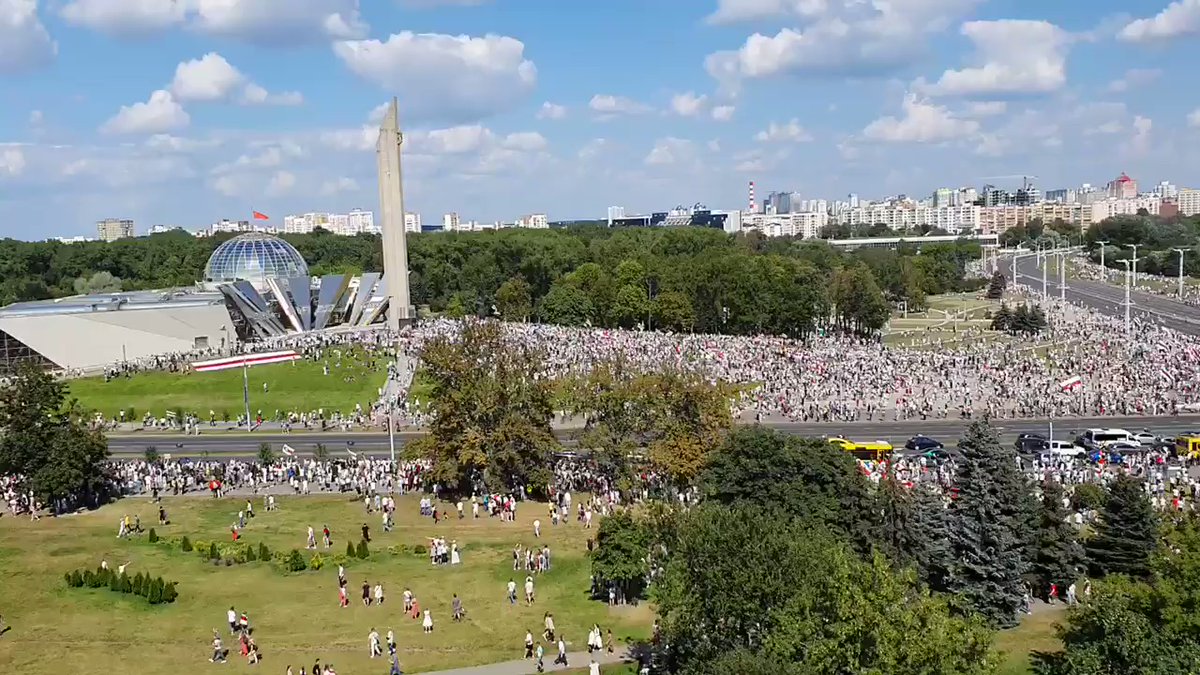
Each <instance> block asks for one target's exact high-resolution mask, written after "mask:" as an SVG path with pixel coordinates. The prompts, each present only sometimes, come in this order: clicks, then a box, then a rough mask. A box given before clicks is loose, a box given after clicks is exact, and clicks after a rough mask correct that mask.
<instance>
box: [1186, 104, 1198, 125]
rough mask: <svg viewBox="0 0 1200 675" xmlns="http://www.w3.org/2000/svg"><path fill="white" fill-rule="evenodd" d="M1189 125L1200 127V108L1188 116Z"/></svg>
mask: <svg viewBox="0 0 1200 675" xmlns="http://www.w3.org/2000/svg"><path fill="white" fill-rule="evenodd" d="M1187 121H1188V126H1192V127H1200V108H1196V109H1195V110H1193V111H1192V113H1191V114H1190V115H1188V117H1187Z"/></svg>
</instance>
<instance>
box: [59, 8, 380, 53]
mask: <svg viewBox="0 0 1200 675" xmlns="http://www.w3.org/2000/svg"><path fill="white" fill-rule="evenodd" d="M61 15H62V17H63V18H64V19H65V20H66V21H68V22H70V23H73V24H75V25H79V26H85V27H87V28H91V29H94V30H98V31H101V32H104V33H108V34H111V35H118V36H127V35H146V34H153V33H160V32H162V31H165V30H168V29H170V28H174V27H178V26H186V27H189V28H192V29H195V30H197V31H199V32H202V33H206V34H209V35H215V36H219V37H227V38H234V39H238V40H242V41H245V42H251V43H256V44H280V45H283V44H287V45H294V44H297V43H313V42H320V41H331V40H348V39H357V38H361V37H363V36H365V35H366V34H367V26H366V24H365V23H363V21H362V17H361V15H360V13H359V0H304V2H295V1H294V0H71V2H69V3H67V4H66V5H65V6H63V8H62V10H61Z"/></svg>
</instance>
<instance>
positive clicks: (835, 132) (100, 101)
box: [0, 0, 1200, 239]
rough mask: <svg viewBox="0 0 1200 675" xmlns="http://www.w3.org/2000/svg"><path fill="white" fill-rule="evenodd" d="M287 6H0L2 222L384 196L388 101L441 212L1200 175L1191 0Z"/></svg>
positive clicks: (636, 207) (58, 223)
mask: <svg viewBox="0 0 1200 675" xmlns="http://www.w3.org/2000/svg"><path fill="white" fill-rule="evenodd" d="M274 2H276V0H267V1H264V0H259V1H258V2H256V3H254V4H253V6H251V4H250V3H247V2H245V0H240V1H235V2H229V3H222V4H221V5H220V6H219V7H218V6H217V5H216V4H213V3H208V2H193V3H190V4H189V3H177V4H174V5H170V6H169V7H166V9H160V10H153V9H150V8H152V5H150V4H146V3H112V2H107V1H105V0H64V1H63V2H59V3H50V2H46V1H44V0H43V1H42V2H35V1H34V0H0V15H7V16H11V17H12V20H10V21H8V22H0V96H3V97H4V100H5V102H6V105H4V106H0V223H3V224H4V225H3V226H2V227H0V236H11V237H17V238H22V239H37V238H45V237H47V236H67V237H70V236H81V235H83V236H95V232H96V223H97V221H100V220H103V219H105V218H109V217H115V218H129V219H133V220H135V221H136V222H138V223H143V224H144V225H142V226H141V227H139V229H140V230H141V231H142V232H144V231H146V230H147V229H148V228H149V226H150V225H153V224H160V223H166V224H178V225H182V226H184V227H188V228H189V229H190V228H193V227H197V226H201V225H203V224H206V223H211V222H215V221H219V220H220V219H221V218H228V217H235V218H238V219H240V218H242V217H244V216H240V215H237V214H247V215H248V214H249V211H250V210H251V209H255V210H259V211H262V212H265V213H271V214H273V215H275V214H280V217H277V218H275V221H274V223H273V224H275V225H276V226H279V225H281V224H282V218H281V214H284V213H293V214H303V213H308V212H338V213H346V212H348V211H350V210H351V209H353V208H357V207H361V208H363V209H365V210H369V211H376V212H377V211H378V204H377V202H378V195H377V190H376V188H375V182H374V180H373V173H374V171H373V169H374V166H373V162H372V159H373V157H372V153H373V150H374V141H375V136H376V133H375V131H374V130H375V129H377V126H378V121H379V114H380V113H381V111H382V107H381V104H383V103H384V102H385V101H387V100H389V98H390V97H391V96H392V95H398V96H399V97H400V118H401V126H402V127H403V128H404V129H405V130H406V138H405V152H406V155H405V158H406V174H407V175H406V185H405V193H406V194H405V196H406V205H407V206H408V208H409V209H410V210H411V211H414V212H417V213H423V214H425V220H426V221H428V222H433V221H434V220H436V219H437V218H439V217H440V214H444V213H451V212H455V213H461V214H462V217H463V219H464V220H467V219H471V220H478V221H481V222H491V221H496V220H501V221H511V220H513V219H515V218H517V217H519V216H521V215H522V214H531V213H549V214H551V216H552V218H551V219H552V220H571V219H582V218H596V219H603V218H604V217H605V213H606V212H607V209H608V207H609V206H612V205H621V206H623V207H624V208H625V209H626V211H627V212H629V213H631V214H632V213H641V212H649V211H652V210H662V209H669V208H671V207H673V206H674V205H676V204H683V205H689V204H693V203H696V202H698V201H699V202H704V203H706V204H708V205H709V206H711V207H712V208H714V209H738V208H744V205H745V203H746V197H745V195H746V184H747V182H748V181H749V180H754V181H756V182H757V183H758V187H759V198H760V200H761V199H762V198H763V197H765V196H766V195H767V194H768V192H770V191H772V190H776V191H789V192H790V191H796V192H798V193H800V194H801V195H803V196H804V197H805V198H809V199H828V200H830V201H832V200H834V199H842V198H844V197H845V196H846V195H848V194H850V193H852V192H853V193H858V194H860V195H862V196H863V198H864V199H879V198H882V197H884V196H886V195H894V194H902V193H906V194H909V195H911V196H917V197H920V198H924V197H925V196H926V194H927V193H928V192H931V191H933V190H935V189H937V188H938V187H958V186H961V185H972V186H976V187H980V186H982V185H983V184H985V183H989V182H993V183H997V184H999V182H998V181H989V180H987V177H988V176H997V175H1036V176H1038V177H1039V178H1038V180H1037V184H1038V186H1039V187H1040V188H1041V189H1042V190H1043V191H1045V190H1051V189H1062V188H1072V187H1075V186H1077V185H1078V184H1079V183H1083V182H1090V183H1092V184H1093V185H1099V186H1103V184H1104V183H1105V182H1106V181H1108V180H1111V178H1112V177H1113V176H1116V175H1118V174H1119V173H1121V172H1127V173H1129V174H1130V175H1131V176H1135V177H1137V178H1138V179H1139V181H1140V182H1141V183H1142V185H1143V186H1153V185H1155V184H1157V183H1158V182H1159V181H1162V180H1171V181H1172V182H1173V183H1175V184H1177V185H1179V186H1180V187H1200V169H1197V167H1200V97H1198V96H1195V95H1194V94H1190V93H1188V91H1187V88H1186V87H1178V86H1173V85H1172V84H1171V83H1172V82H1173V81H1179V80H1180V79H1181V78H1182V76H1183V73H1185V72H1186V70H1185V69H1184V67H1185V65H1186V63H1187V62H1190V60H1192V59H1194V58H1195V57H1197V56H1200V44H1198V42H1200V41H1197V40H1195V39H1194V37H1195V36H1196V35H1200V2H1197V1H1196V0H1182V1H1179V2H1174V3H1168V2H1166V0H1154V1H1153V2H1151V3H1146V4H1144V5H1141V6H1138V7H1137V8H1135V9H1133V10H1130V7H1129V5H1128V3H1122V4H1118V3H1116V2H1112V1H1110V0H1101V1H1099V2H1096V3H1091V4H1090V5H1089V9H1090V10H1091V11H1090V12H1086V13H1080V12H1077V11H1069V10H1068V9H1067V8H1061V9H1060V8H1055V7H1049V8H1042V7H1038V8H1036V9H1035V8H1033V7H1032V6H1028V3H1026V4H1025V5H1023V4H1022V3H1017V2H1014V1H1013V0H990V1H987V0H893V1H892V2H890V3H886V4H885V3H882V2H874V3H862V2H847V1H841V2H829V3H798V2H788V1H785V0H703V1H701V2H684V1H683V0H664V1H663V2H660V3H655V4H654V5H653V6H651V7H646V6H644V5H645V3H641V2H634V1H633V0H614V1H613V2H607V3H591V2H580V3H575V4H572V5H569V6H566V7H555V9H554V10H553V11H546V10H545V5H542V4H540V3H535V2H518V1H517V0H490V1H489V0H471V1H464V0H387V1H386V2H379V3H371V4H370V5H362V6H361V7H360V6H359V3H358V2H357V1H356V0H314V1H313V2H311V3H308V4H307V5H306V9H305V11H298V12H297V11H291V12H289V13H287V14H286V16H287V20H286V21H280V20H279V16H284V14H281V13H279V12H276V11H274V10H272V3H274ZM277 4H282V3H277ZM635 19H636V20H635ZM584 25H586V26H588V30H586V31H580V30H577V28H578V27H579V26H584ZM835 29H836V30H835ZM841 30H844V33H839V32H838V31H841ZM1189 37H1191V38H1193V39H1190V40H1189V39H1188V38H1189ZM285 39H286V44H284V43H285ZM1013 44H1020V45H1024V46H1023V47H1022V48H1021V49H1012V45H1013ZM614 45H615V46H616V47H618V49H614V48H613V47H614ZM664 45H666V47H669V48H665V47H664ZM401 64H411V67H401ZM417 66H419V67H417ZM114 71H119V72H121V74H122V76H121V77H120V78H117V81H115V82H114V81H112V78H111V75H110V73H111V72H114Z"/></svg>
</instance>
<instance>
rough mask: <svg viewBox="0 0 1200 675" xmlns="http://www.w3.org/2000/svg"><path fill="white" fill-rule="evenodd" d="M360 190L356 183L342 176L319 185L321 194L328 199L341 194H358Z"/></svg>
mask: <svg viewBox="0 0 1200 675" xmlns="http://www.w3.org/2000/svg"><path fill="white" fill-rule="evenodd" d="M360 189H361V188H360V187H359V185H358V181H356V180H354V179H353V178H348V177H346V176H342V177H340V178H337V179H335V180H327V181H325V182H324V183H323V184H322V185H321V194H322V195H324V196H326V197H328V196H331V195H336V194H340V193H343V192H358V191H359V190H360Z"/></svg>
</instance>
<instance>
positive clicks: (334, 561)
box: [328, 553, 351, 566]
mask: <svg viewBox="0 0 1200 675" xmlns="http://www.w3.org/2000/svg"><path fill="white" fill-rule="evenodd" d="M350 561H351V558H347V557H346V556H344V555H342V554H341V553H339V554H337V555H335V556H333V557H331V558H329V560H328V563H329V564H330V565H342V566H345V565H348V564H350Z"/></svg>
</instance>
